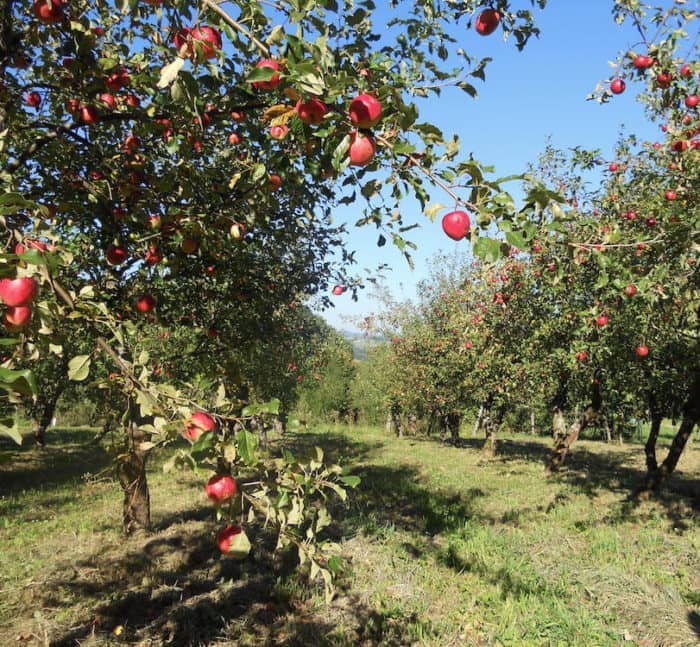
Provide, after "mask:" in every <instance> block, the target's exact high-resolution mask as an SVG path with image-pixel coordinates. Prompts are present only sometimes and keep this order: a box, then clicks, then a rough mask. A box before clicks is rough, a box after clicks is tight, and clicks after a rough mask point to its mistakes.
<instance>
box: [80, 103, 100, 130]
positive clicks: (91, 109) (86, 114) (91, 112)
mask: <svg viewBox="0 0 700 647" xmlns="http://www.w3.org/2000/svg"><path fill="white" fill-rule="evenodd" d="M99 119H100V117H99V115H98V114H97V108H95V106H92V105H85V104H81V106H80V121H82V122H83V123H84V124H87V125H88V126H89V125H92V124H95V123H97V122H98V121H99Z"/></svg>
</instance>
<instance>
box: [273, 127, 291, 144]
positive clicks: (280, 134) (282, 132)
mask: <svg viewBox="0 0 700 647" xmlns="http://www.w3.org/2000/svg"><path fill="white" fill-rule="evenodd" d="M288 134H289V126H287V125H286V124H275V125H274V126H270V137H272V139H277V140H282V139H284V138H285V137H286V136H287V135H288Z"/></svg>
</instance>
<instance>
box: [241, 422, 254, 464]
mask: <svg viewBox="0 0 700 647" xmlns="http://www.w3.org/2000/svg"><path fill="white" fill-rule="evenodd" d="M236 445H237V447H238V453H239V455H240V456H241V458H242V459H243V462H244V463H245V464H246V465H255V449H256V447H257V446H258V437H257V436H256V435H255V434H254V433H252V432H250V431H248V430H247V429H241V430H240V431H239V432H238V435H237V436H236Z"/></svg>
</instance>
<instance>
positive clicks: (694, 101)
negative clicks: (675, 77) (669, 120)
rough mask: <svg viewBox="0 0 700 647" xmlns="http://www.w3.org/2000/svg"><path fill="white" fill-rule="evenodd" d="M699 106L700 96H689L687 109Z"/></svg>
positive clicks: (686, 102)
mask: <svg viewBox="0 0 700 647" xmlns="http://www.w3.org/2000/svg"><path fill="white" fill-rule="evenodd" d="M698 104H700V96H698V95H697V94H689V95H688V96H687V97H686V98H685V107H686V108H697V107H698Z"/></svg>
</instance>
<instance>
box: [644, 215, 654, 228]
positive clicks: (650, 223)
mask: <svg viewBox="0 0 700 647" xmlns="http://www.w3.org/2000/svg"><path fill="white" fill-rule="evenodd" d="M645 222H646V223H647V227H655V226H656V218H653V217H652V218H647V219H646V220H645Z"/></svg>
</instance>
